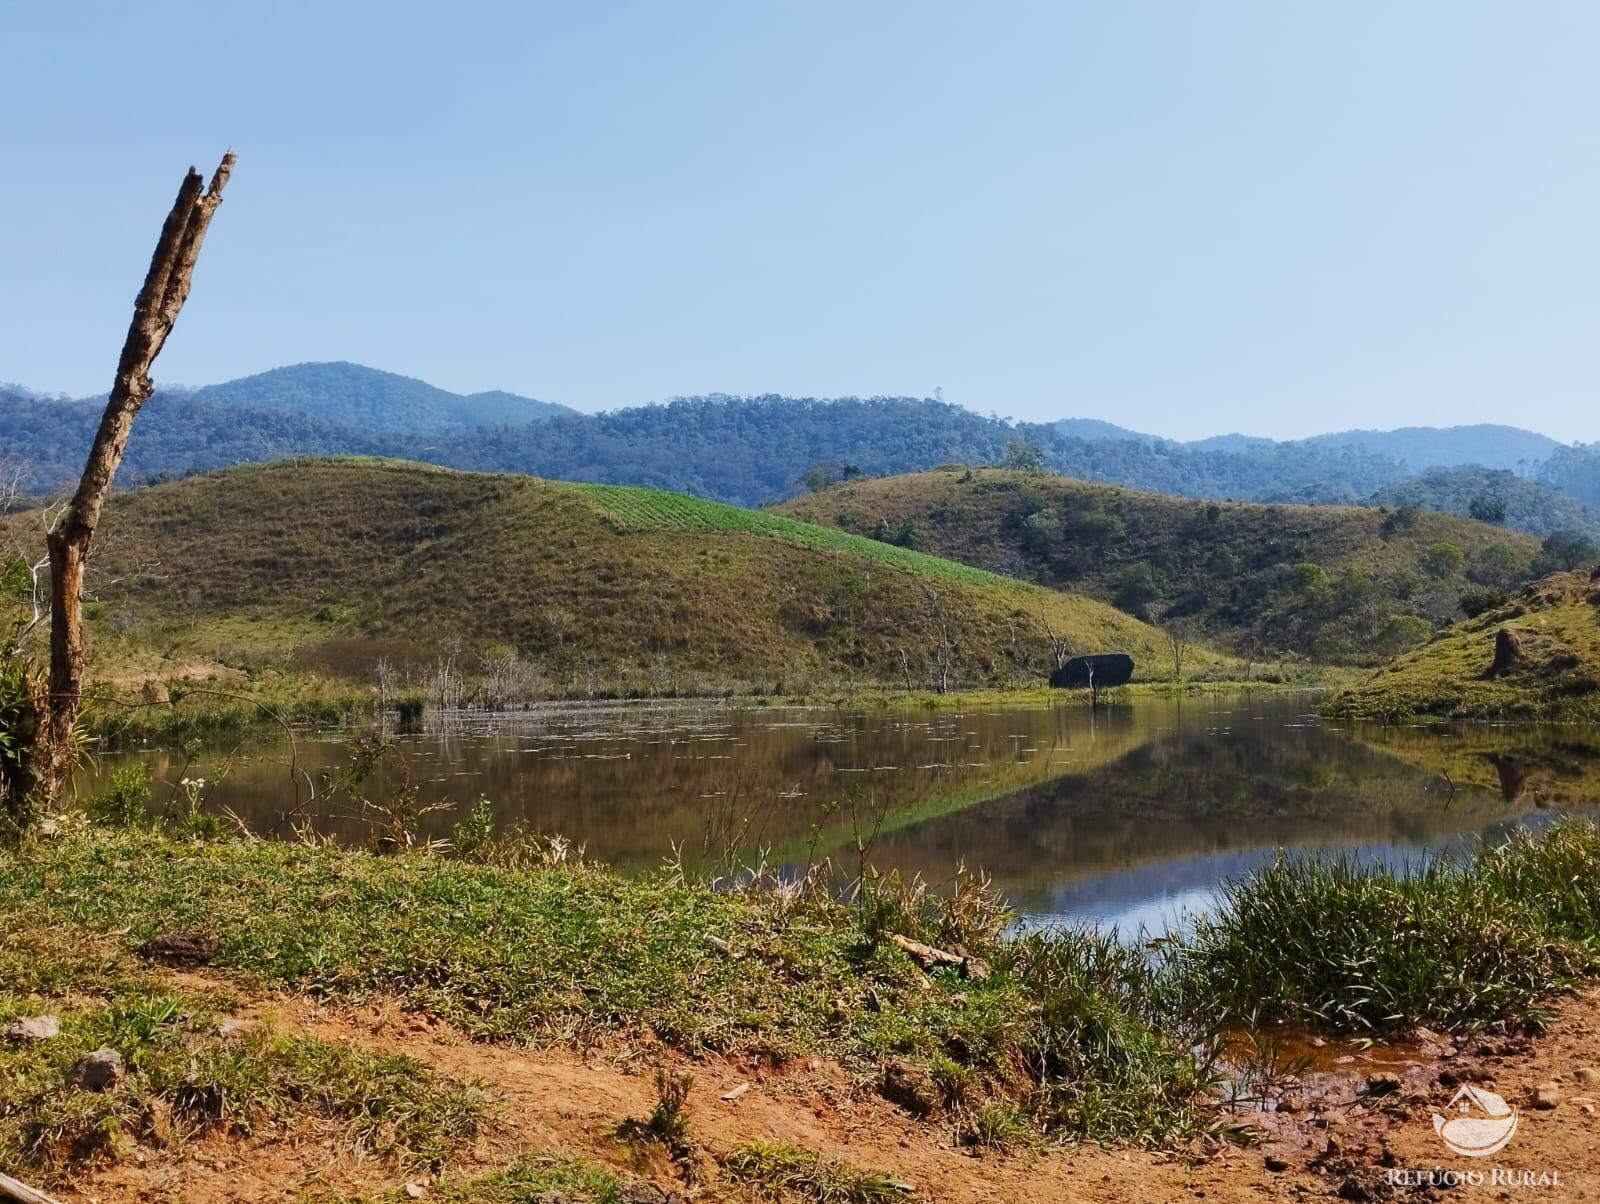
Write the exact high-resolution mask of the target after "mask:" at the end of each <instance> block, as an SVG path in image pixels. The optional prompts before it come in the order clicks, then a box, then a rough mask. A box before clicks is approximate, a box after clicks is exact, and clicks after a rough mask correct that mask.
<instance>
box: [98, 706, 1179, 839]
mask: <svg viewBox="0 0 1600 1204" xmlns="http://www.w3.org/2000/svg"><path fill="white" fill-rule="evenodd" d="M1169 712H1170V708H1169V707H1168V705H1167V704H1161V703H1156V704H1153V705H1150V706H1138V707H1118V708H1113V709H1110V710H1109V711H1108V710H1102V711H1101V712H1100V713H1099V714H1096V715H1091V714H1090V713H1089V711H1088V710H1087V708H1082V707H1065V708H1061V709H1051V708H1046V707H1037V708H1031V709H1007V710H988V711H983V712H976V711H974V712H919V713H915V714H905V713H895V712H876V713H866V714H861V713H856V714H843V713H837V712H830V711H823V710H814V709H783V710H772V711H739V710H729V709H726V708H716V707H704V706H702V707H693V706H690V707H683V706H678V707H664V708H656V709H652V708H649V707H647V706H632V707H613V708H594V709H584V708H576V709H566V710H563V711H560V712H551V713H549V714H545V715H530V716H511V717H502V718H500V719H498V720H484V721H480V722H478V723H476V724H474V725H472V726H471V727H469V728H466V729H458V730H454V731H438V732H432V733H428V734H425V735H420V736H414V737H405V738H402V739H401V741H400V743H399V749H400V753H401V756H402V757H403V759H404V768H403V769H402V767H401V762H400V761H399V760H398V759H397V760H395V761H394V762H393V763H391V764H389V765H387V766H386V767H385V769H383V770H382V771H381V772H379V773H377V774H376V775H374V777H373V779H372V780H371V781H369V782H368V783H367V784H366V786H365V787H364V789H365V792H366V793H367V794H368V796H369V797H372V798H383V797H386V796H388V795H391V794H392V793H393V792H394V791H395V790H397V789H399V788H400V787H401V786H403V785H404V784H405V783H406V781H407V774H409V777H410V780H411V781H413V782H414V783H415V784H416V785H417V786H418V788H419V791H420V797H421V799H422V801H423V802H434V801H440V800H448V801H450V802H453V803H456V804H457V805H465V804H468V803H470V802H471V801H472V800H473V799H475V798H476V797H478V795H479V794H482V795H485V796H486V797H488V798H489V799H490V800H491V801H492V802H493V804H494V811H495V817H496V820H497V822H498V823H499V824H500V825H502V826H506V825H512V824H523V825H526V826H527V827H528V828H530V829H532V830H534V831H539V832H556V833H561V834H563V835H566V836H568V837H570V838H572V839H573V840H574V841H577V842H579V843H583V844H585V845H586V846H587V849H588V851H589V853H590V855H591V856H594V857H597V858H600V859H603V860H606V861H610V862H613V863H616V864H618V865H623V866H647V865H655V864H659V862H660V860H661V859H662V857H663V856H665V855H666V854H668V853H669V852H670V851H671V848H672V845H673V843H674V842H677V843H679V844H681V845H683V846H684V849H685V854H686V856H688V857H689V858H690V859H691V860H692V859H693V858H694V857H695V856H696V855H697V853H699V851H700V850H701V849H703V848H704V847H706V846H708V845H709V846H711V847H712V848H714V849H720V847H721V842H722V840H723V838H724V835H725V834H726V833H727V832H728V831H729V830H732V829H736V828H741V827H744V828H745V841H744V843H745V845H746V846H772V847H776V848H782V849H791V850H792V849H795V848H803V847H804V846H805V845H806V844H807V842H808V839H809V836H810V833H811V831H812V829H813V826H814V825H820V826H821V827H822V828H823V829H824V830H830V829H831V831H832V832H834V833H835V836H834V837H833V839H841V838H843V837H844V835H845V834H846V833H847V832H848V831H849V825H848V821H847V820H846V819H845V815H846V814H847V813H848V812H849V811H850V806H849V804H850V802H851V801H852V800H853V801H854V802H855V803H856V804H858V805H859V807H860V808H862V809H867V810H876V809H878V808H882V809H883V810H884V811H885V812H886V813H887V815H888V817H889V818H888V821H887V824H888V826H890V827H894V826H898V825H902V824H906V823H911V822H914V821H916V820H918V819H922V818H926V817H928V816H930V815H935V814H939V813H941V812H942V811H945V810H949V809H958V808H961V807H966V806H971V805H974V804H975V803H978V802H981V801H984V800H987V799H992V798H995V797H998V796H1003V795H1007V794H1011V793H1013V792H1015V791H1016V790H1018V789H1021V788H1023V787H1025V786H1028V785H1031V784H1034V783H1036V782H1039V781H1042V780H1046V779H1048V778H1049V777H1051V776H1053V775H1058V774H1062V773H1069V772H1074V771H1076V770H1079V769H1081V768H1082V767H1084V766H1086V765H1094V764H1099V763H1103V762H1105V761H1108V760H1113V759H1115V758H1117V757H1120V756H1123V755H1125V754H1126V753H1127V752H1128V751H1129V750H1130V749H1133V748H1136V747H1138V746H1139V745H1140V744H1141V743H1144V742H1146V741H1148V740H1150V739H1153V738H1155V736H1156V735H1158V734H1159V732H1160V731H1162V730H1164V728H1165V727H1166V726H1167V725H1169V724H1170V722H1171V716H1170V713H1169ZM225 752H226V750H225V749H221V748H219V749H218V750H217V752H216V754H215V755H216V757H217V758H218V759H220V758H221V757H222V756H223V755H224V753H225ZM248 753H249V755H248V756H247V757H246V758H245V759H242V760H240V761H239V762H238V763H237V764H236V765H235V766H234V767H233V769H232V770H231V771H230V772H229V773H228V775H227V778H226V780H225V781H224V782H222V783H221V785H219V786H218V787H217V788H216V791H215V793H214V795H213V799H212V801H213V802H214V803H215V804H217V805H226V806H228V807H230V808H231V809H233V810H234V811H235V812H237V813H238V814H239V815H240V816H241V817H242V818H243V819H245V821H246V822H247V823H249V825H250V826H251V827H252V829H254V830H256V831H266V830H269V829H270V828H271V826H272V824H273V822H274V820H275V818H276V816H277V813H278V810H279V809H280V808H282V807H283V806H285V803H286V800H288V799H292V798H293V793H292V790H291V789H290V788H289V783H290V777H289V773H288V770H287V768H286V764H287V759H288V755H289V753H288V749H287V748H286V747H284V746H282V745H280V744H276V743H272V742H267V743H263V744H261V745H259V746H256V747H253V748H251V749H250V750H248ZM296 756H297V757H298V764H299V766H300V768H301V769H303V770H304V771H305V772H306V773H307V774H309V775H310V776H311V777H312V778H313V779H316V778H318V777H319V776H320V775H321V774H323V773H325V772H329V771H336V770H338V769H339V768H341V767H343V766H345V765H347V764H348V763H349V762H350V759H351V757H350V753H349V751H348V749H347V748H346V746H345V744H344V742H343V741H342V740H339V739H336V738H324V739H321V740H315V739H311V740H304V741H302V743H301V744H300V746H299V748H298V749H297V750H296ZM145 759H147V760H149V761H150V763H151V766H152V769H153V772H154V774H155V777H156V778H157V779H158V780H168V779H172V778H173V777H174V776H175V775H176V774H177V773H178V771H179V770H180V769H181V768H182V767H183V766H182V758H181V756H180V755H177V754H167V753H160V752H157V753H152V754H146V755H145ZM119 763H120V762H119V761H118V760H117V759H108V761H107V763H106V765H105V766H104V767H103V771H109V770H110V769H112V768H115V766H116V765H117V764H119ZM202 764H204V762H202ZM90 788H91V789H92V788H93V787H92V785H91V786H90ZM829 804H845V805H844V806H843V807H837V808H834V809H832V810H829V809H827V805H829ZM348 812H349V808H348V807H334V808H326V807H324V808H314V809H313V819H314V820H315V822H316V826H317V827H318V829H319V830H320V831H323V832H325V833H328V834H331V835H334V836H337V837H338V838H340V839H342V840H346V841H350V842H353V843H361V842H362V841H364V840H365V839H366V837H367V828H366V826H365V825H364V824H362V823H360V822H358V821H356V820H355V819H353V818H351V817H350V815H349V814H348ZM454 818H455V816H454V815H452V814H449V813H435V814H434V815H432V816H431V817H430V818H429V824H428V828H427V831H428V833H429V834H430V835H435V836H439V835H443V834H444V833H445V832H446V831H447V830H448V828H449V825H450V823H451V822H452V821H453V819H454ZM746 821H748V825H747V827H746Z"/></svg>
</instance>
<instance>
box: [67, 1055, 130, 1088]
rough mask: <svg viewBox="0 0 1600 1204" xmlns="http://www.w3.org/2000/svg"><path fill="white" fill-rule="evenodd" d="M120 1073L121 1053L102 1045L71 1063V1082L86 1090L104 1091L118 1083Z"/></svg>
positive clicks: (121, 1071) (120, 1076)
mask: <svg viewBox="0 0 1600 1204" xmlns="http://www.w3.org/2000/svg"><path fill="white" fill-rule="evenodd" d="M122 1073H123V1065H122V1055H121V1054H119V1053H118V1052H117V1051H116V1050H114V1049H112V1048H110V1047H109V1046H105V1045H102V1046H101V1047H100V1048H99V1049H97V1050H95V1051H94V1052H93V1053H86V1054H84V1055H83V1057H81V1058H79V1059H78V1060H77V1061H76V1062H74V1063H73V1064H72V1075H71V1082H72V1085H73V1086H74V1087H82V1088H83V1089H84V1090H86V1091H104V1090H106V1088H108V1087H115V1086H116V1085H117V1084H118V1083H120V1082H121V1081H122Z"/></svg>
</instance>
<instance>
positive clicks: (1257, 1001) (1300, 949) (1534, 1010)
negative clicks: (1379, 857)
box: [1174, 821, 1600, 1034]
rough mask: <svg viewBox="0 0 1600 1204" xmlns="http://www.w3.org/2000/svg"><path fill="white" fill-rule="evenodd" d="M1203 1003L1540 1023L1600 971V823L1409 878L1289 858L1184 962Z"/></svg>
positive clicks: (1379, 1018)
mask: <svg viewBox="0 0 1600 1204" xmlns="http://www.w3.org/2000/svg"><path fill="white" fill-rule="evenodd" d="M1174 957H1175V961H1176V964H1177V965H1178V967H1180V969H1179V971H1178V973H1179V975H1180V976H1181V977H1183V978H1186V979H1187V981H1188V983H1189V985H1190V987H1191V989H1192V990H1193V991H1194V993H1195V996H1196V997H1197V999H1198V1000H1199V1003H1198V1004H1197V1005H1196V1006H1199V1007H1200V1008H1202V1009H1203V1010H1204V1011H1206V1012H1207V1013H1209V1014H1212V1015H1215V1016H1218V1017H1223V1018H1232V1019H1235V1020H1239V1021H1265V1020H1279V1019H1284V1020H1294V1021H1300V1022H1304V1023H1308V1024H1312V1025H1316V1026H1320V1027H1323V1028H1328V1029H1334V1030H1339V1031H1347V1032H1370V1033H1379V1034H1382V1033H1388V1032H1393V1031H1396V1030H1400V1029H1404V1028H1407V1027H1411V1026H1415V1025H1418V1024H1428V1025H1435V1026H1443V1027H1447V1028H1465V1027H1475V1026H1480V1025H1484V1024H1488V1023H1492V1022H1495V1021H1501V1020H1533V1021H1537V1020H1538V1018H1539V1015H1540V1010H1539V1004H1540V1002H1541V1000H1543V999H1546V998H1548V997H1549V996H1550V995H1551V994H1552V993H1553V992H1554V991H1556V990H1558V989H1560V988H1561V987H1562V986H1563V985H1565V984H1567V983H1569V982H1571V981H1572V980H1573V979H1575V978H1577V977H1579V976H1582V975H1586V974H1591V973H1593V972H1595V970H1596V969H1597V968H1600V829H1597V828H1596V827H1595V826H1594V825H1593V824H1589V823H1581V822H1576V821H1565V822H1562V823H1558V824H1557V825H1555V826H1554V828H1552V830H1551V831H1550V832H1548V833H1547V834H1545V835H1544V836H1542V837H1540V836H1533V835H1530V834H1528V833H1526V832H1521V833H1518V834H1516V835H1515V836H1513V837H1512V838H1511V839H1510V840H1509V841H1507V842H1506V843H1505V844H1503V845H1500V846H1496V847H1488V848H1484V849H1482V850H1480V851H1479V852H1477V853H1476V854H1475V855H1474V856H1471V857H1468V858H1462V859H1452V858H1441V859H1438V860H1435V861H1434V862H1432V863H1431V864H1429V865H1428V866H1427V867H1426V868H1424V869H1423V870H1422V871H1421V872H1418V873H1416V874H1412V875H1409V876H1408V875H1406V874H1402V873H1400V872H1397V871H1395V870H1392V869H1389V868H1387V867H1385V866H1381V865H1367V864H1359V865H1358V864H1356V863H1353V862H1351V861H1348V860H1332V861H1329V860H1319V859H1314V858H1289V857H1280V858H1279V859H1278V860H1277V861H1276V862H1274V863H1273V864H1272V865H1269V866H1266V867H1264V868H1262V869H1260V870H1258V871H1256V872H1255V873H1253V874H1251V875H1250V876H1249V877H1247V878H1245V879H1243V880H1242V881H1239V882H1236V883H1234V884H1232V885H1231V886H1230V887H1228V889H1227V890H1226V891H1225V893H1224V895H1223V899H1222V902H1221V905H1220V907H1219V908H1218V909H1217V911H1216V912H1214V913H1212V914H1210V915H1207V916H1204V917H1201V918H1200V919H1199V920H1198V921H1197V923H1196V925H1195V928H1194V932H1193V934H1192V936H1191V937H1190V938H1189V939H1188V940H1187V941H1186V942H1185V943H1183V944H1182V945H1180V946H1178V947H1177V948H1176V950H1175V953H1174Z"/></svg>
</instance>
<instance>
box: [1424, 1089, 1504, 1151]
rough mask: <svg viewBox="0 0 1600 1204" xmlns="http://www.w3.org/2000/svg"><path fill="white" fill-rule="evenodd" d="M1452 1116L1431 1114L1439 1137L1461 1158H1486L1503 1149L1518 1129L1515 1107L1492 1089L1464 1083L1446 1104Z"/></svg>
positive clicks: (1434, 1128)
mask: <svg viewBox="0 0 1600 1204" xmlns="http://www.w3.org/2000/svg"><path fill="white" fill-rule="evenodd" d="M1446 1110H1447V1111H1449V1112H1453V1113H1454V1115H1452V1116H1448V1117H1445V1116H1440V1115H1439V1114H1438V1113H1437V1112H1435V1113H1434V1114H1433V1131H1434V1132H1435V1133H1437V1134H1438V1135H1439V1140H1441V1141H1443V1142H1444V1143H1445V1145H1447V1146H1449V1147H1450V1149H1451V1150H1453V1151H1454V1152H1455V1153H1457V1154H1460V1155H1461V1156H1462V1157H1464V1158H1487V1157H1488V1156H1489V1155H1490V1154H1498V1153H1499V1152H1500V1151H1501V1150H1503V1149H1505V1147H1506V1143H1507V1142H1508V1141H1510V1140H1511V1139H1512V1138H1513V1137H1515V1136H1516V1133H1517V1110H1516V1109H1515V1108H1513V1107H1512V1106H1511V1105H1510V1104H1508V1103H1506V1101H1505V1100H1504V1099H1502V1098H1501V1097H1500V1096H1498V1095H1496V1094H1495V1093H1494V1092H1493V1091H1485V1090H1484V1089H1483V1088H1482V1087H1474V1086H1472V1084H1470V1083H1469V1084H1467V1085H1466V1086H1464V1087H1462V1088H1461V1090H1460V1091H1457V1092H1456V1093H1455V1097H1454V1098H1453V1099H1451V1101H1450V1103H1449V1105H1448V1106H1447V1109H1446Z"/></svg>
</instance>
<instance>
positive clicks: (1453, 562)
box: [1422, 539, 1467, 581]
mask: <svg viewBox="0 0 1600 1204" xmlns="http://www.w3.org/2000/svg"><path fill="white" fill-rule="evenodd" d="M1466 561H1467V557H1466V554H1465V553H1464V552H1462V550H1461V549H1460V548H1458V547H1457V546H1456V545H1455V544H1453V543H1451V542H1450V541H1449V540H1448V539H1441V540H1439V541H1438V542H1436V543H1431V544H1429V545H1428V550H1427V551H1426V552H1424V553H1423V554H1422V571H1423V572H1425V573H1427V574H1428V576H1430V577H1437V578H1438V579H1439V580H1441V581H1442V580H1444V579H1445V578H1446V577H1454V576H1455V575H1456V574H1457V573H1459V572H1460V571H1461V566H1462V565H1463V564H1465V563H1466Z"/></svg>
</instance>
